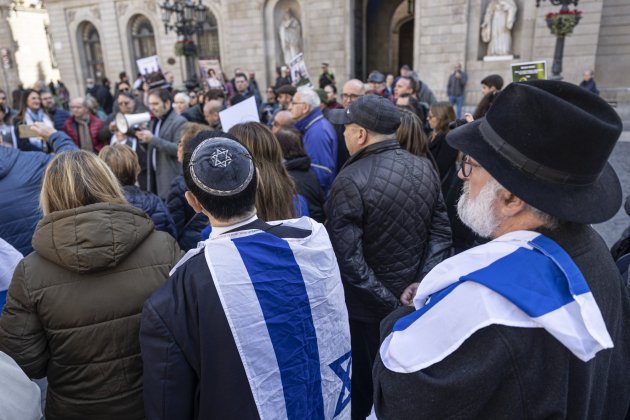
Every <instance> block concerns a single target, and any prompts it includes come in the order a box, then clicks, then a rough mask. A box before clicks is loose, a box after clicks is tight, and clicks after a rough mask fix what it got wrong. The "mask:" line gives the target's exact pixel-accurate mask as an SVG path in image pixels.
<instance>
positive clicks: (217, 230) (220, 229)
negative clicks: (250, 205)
mask: <svg viewBox="0 0 630 420" xmlns="http://www.w3.org/2000/svg"><path fill="white" fill-rule="evenodd" d="M256 219H258V215H256V214H254V215H253V216H252V217H250V218H249V219H247V220H243V221H242V222H238V223H235V224H233V225H229V226H212V232H210V238H216V237H217V236H219V235H221V234H223V233H225V232H229V231H230V230H232V229H236V228H238V227H241V226H245V225H246V224H249V223H251V222H253V221H254V220H256Z"/></svg>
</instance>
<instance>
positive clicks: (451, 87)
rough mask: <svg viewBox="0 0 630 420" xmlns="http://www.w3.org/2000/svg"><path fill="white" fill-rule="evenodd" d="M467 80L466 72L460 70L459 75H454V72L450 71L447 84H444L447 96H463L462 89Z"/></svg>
mask: <svg viewBox="0 0 630 420" xmlns="http://www.w3.org/2000/svg"><path fill="white" fill-rule="evenodd" d="M467 82H468V75H467V74H466V72H463V71H460V72H459V77H457V76H456V72H453V73H451V75H450V76H449V77H448V84H447V85H446V94H447V95H448V96H464V89H465V88H466V83H467Z"/></svg>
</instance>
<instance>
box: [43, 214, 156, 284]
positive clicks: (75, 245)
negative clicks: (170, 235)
mask: <svg viewBox="0 0 630 420" xmlns="http://www.w3.org/2000/svg"><path fill="white" fill-rule="evenodd" d="M153 229H154V227H153V221H152V220H151V218H149V216H147V215H146V214H145V213H144V212H143V211H142V210H139V209H137V208H135V207H133V206H130V205H120V204H111V203H98V204H90V205H87V206H83V207H79V208H76V209H70V210H63V211H57V212H53V213H51V214H49V215H47V216H45V217H44V218H43V219H42V220H41V221H40V222H39V224H38V225H37V228H36V230H35V234H34V235H33V249H35V251H37V253H38V254H39V255H41V256H42V257H43V258H45V259H47V260H49V261H51V262H53V263H54V264H57V265H59V266H61V267H63V268H65V269H67V270H70V271H74V272H76V273H89V272H94V271H99V270H104V269H108V268H112V267H116V266H117V265H118V264H120V263H121V262H122V261H123V260H124V259H125V258H126V257H127V256H128V255H129V254H130V253H131V252H133V251H134V250H135V249H136V248H137V247H138V245H140V243H142V241H144V240H145V239H146V238H147V236H149V234H151V232H153Z"/></svg>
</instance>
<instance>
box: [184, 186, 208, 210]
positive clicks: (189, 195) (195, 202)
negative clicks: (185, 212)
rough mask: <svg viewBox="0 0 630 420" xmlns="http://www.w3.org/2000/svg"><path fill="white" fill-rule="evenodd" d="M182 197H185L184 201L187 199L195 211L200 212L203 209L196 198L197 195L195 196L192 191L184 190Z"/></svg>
mask: <svg viewBox="0 0 630 420" xmlns="http://www.w3.org/2000/svg"><path fill="white" fill-rule="evenodd" d="M184 197H186V201H188V204H190V207H192V208H193V210H194V211H195V212H196V213H201V212H202V211H203V207H202V206H201V203H200V202H199V200H197V197H195V195H194V194H193V193H191V192H190V191H186V192H185V193H184Z"/></svg>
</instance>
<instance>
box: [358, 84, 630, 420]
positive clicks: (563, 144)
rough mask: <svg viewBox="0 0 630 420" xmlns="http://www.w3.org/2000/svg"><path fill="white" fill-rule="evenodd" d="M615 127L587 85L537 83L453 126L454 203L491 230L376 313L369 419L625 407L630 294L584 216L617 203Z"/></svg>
mask: <svg viewBox="0 0 630 420" xmlns="http://www.w3.org/2000/svg"><path fill="white" fill-rule="evenodd" d="M550 110H553V112H550ZM559 115H561V116H562V118H558V116H559ZM621 128H622V124H621V120H620V119H619V116H618V115H617V113H616V112H615V111H614V110H613V109H612V108H611V107H610V106H609V105H608V104H607V103H606V102H605V101H604V100H602V99H600V98H599V97H597V96H596V95H593V94H591V93H590V92H586V91H584V90H583V89H581V88H580V87H578V86H575V85H572V84H569V83H564V82H558V81H547V80H537V81H532V82H526V83H512V84H510V85H509V86H508V87H507V88H506V89H505V90H504V91H503V92H502V93H501V94H500V95H498V96H497V97H496V99H495V103H494V105H493V106H492V107H491V108H490V110H489V111H488V113H487V114H486V118H482V119H480V120H476V121H474V122H472V123H469V124H466V125H464V126H462V127H460V128H458V129H456V130H453V131H451V133H450V134H449V135H448V136H447V138H446V141H447V142H448V143H449V144H450V145H451V146H452V147H454V148H456V149H459V150H461V151H462V152H464V153H465V154H466V156H465V157H464V161H463V165H462V168H461V169H460V172H459V176H460V178H461V179H462V180H463V181H464V188H463V195H462V197H461V199H460V201H459V203H458V206H457V211H458V214H459V216H460V218H461V220H462V221H463V222H464V223H465V224H467V225H468V226H469V227H470V228H471V229H472V230H474V231H475V232H476V233H477V234H479V235H480V236H484V237H489V238H492V239H493V240H492V241H491V242H488V243H486V244H484V245H480V246H478V247H476V248H472V249H470V250H468V251H465V252H463V253H461V254H458V255H456V256H454V257H452V258H449V259H448V260H446V261H444V262H443V263H441V264H439V265H438V266H437V267H435V268H434V269H433V270H432V271H431V272H430V273H428V274H427V276H426V277H425V278H424V279H423V280H422V283H420V285H419V286H418V288H417V291H415V292H414V293H412V294H411V295H412V297H413V296H414V295H415V297H413V307H409V308H403V309H400V310H397V311H396V312H394V313H392V314H391V315H390V316H389V317H387V318H386V319H385V320H384V321H383V323H382V324H381V332H382V335H381V336H382V338H383V343H382V344H381V348H380V352H379V353H380V355H379V357H378V359H377V360H376V363H375V366H374V371H373V375H374V382H375V393H374V401H375V408H376V414H377V415H378V417H379V418H383V419H410V418H427V419H432V418H444V419H446V418H449V419H450V418H480V419H543V418H545V419H547V418H558V419H623V418H627V415H628V413H629V409H630V381H629V380H628V372H630V324H628V320H629V319H630V295H629V293H628V285H627V284H626V283H625V282H624V281H622V278H621V275H620V273H619V270H618V269H617V267H616V266H615V263H614V261H613V260H612V258H611V256H610V253H609V252H608V248H607V247H606V244H605V243H604V241H603V240H602V238H601V237H600V236H599V235H598V234H597V233H596V232H595V230H593V228H591V227H590V226H589V224H591V223H601V222H604V221H606V220H608V219H609V218H611V217H612V216H613V215H615V213H617V210H618V209H619V207H620V205H621V186H620V184H619V179H618V178H617V175H616V174H615V171H614V170H613V169H612V167H611V166H610V165H609V164H608V162H607V161H608V157H609V156H610V153H611V152H612V150H613V148H614V147H615V143H616V142H617V139H618V138H619V135H620V134H621ZM593 138H597V141H596V142H594V141H593ZM414 309H415V310H414ZM353 391H354V390H353Z"/></svg>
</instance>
